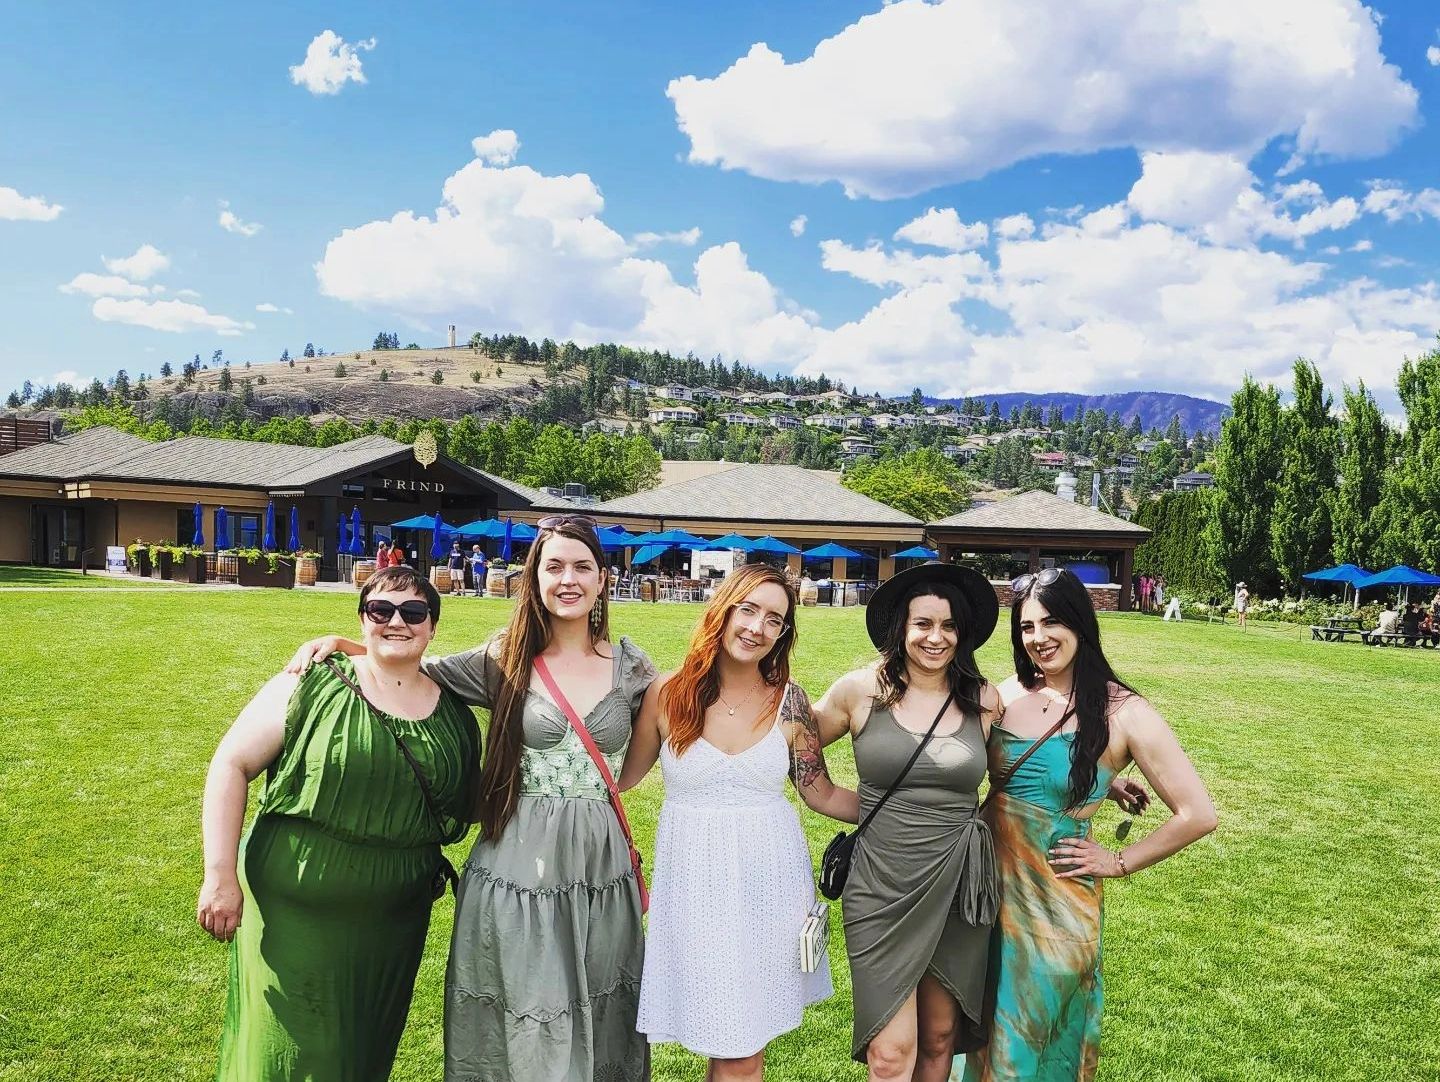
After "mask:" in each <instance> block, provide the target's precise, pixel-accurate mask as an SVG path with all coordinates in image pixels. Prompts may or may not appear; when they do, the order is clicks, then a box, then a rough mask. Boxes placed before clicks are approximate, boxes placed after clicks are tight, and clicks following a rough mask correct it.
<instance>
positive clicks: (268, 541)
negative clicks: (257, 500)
mask: <svg viewBox="0 0 1440 1082" xmlns="http://www.w3.org/2000/svg"><path fill="white" fill-rule="evenodd" d="M260 547H261V548H262V549H263V550H264V551H266V552H274V551H275V549H276V547H277V546H276V544H275V501H274V500H271V501H270V502H269V503H267V504H266V505H265V534H264V536H262V537H261V538H260Z"/></svg>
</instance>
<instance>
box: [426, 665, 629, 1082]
mask: <svg viewBox="0 0 1440 1082" xmlns="http://www.w3.org/2000/svg"><path fill="white" fill-rule="evenodd" d="M611 648H612V650H613V652H614V664H613V669H612V674H611V688H610V691H609V692H608V693H607V694H606V695H605V696H604V697H603V698H601V700H600V701H599V702H598V703H597V704H596V705H595V707H594V708H593V709H592V710H591V711H590V713H589V715H588V716H587V717H585V718H584V721H585V727H586V728H587V729H589V730H590V734H591V735H592V736H593V737H594V739H595V743H596V745H597V746H598V747H599V749H600V752H601V754H603V755H604V756H605V758H606V761H607V762H608V763H609V765H610V769H611V773H612V774H614V775H615V776H616V777H618V776H619V774H620V767H621V764H622V762H623V761H624V758H625V750H626V748H627V747H629V744H630V737H631V733H632V730H633V728H634V717H635V714H636V712H637V711H638V710H639V708H640V700H641V699H642V698H643V697H644V695H645V689H646V688H648V687H649V686H650V683H651V681H653V680H654V679H655V667H654V666H653V665H652V664H651V663H650V659H649V658H648V657H647V656H646V655H645V653H644V651H642V650H641V649H640V648H639V647H637V646H635V645H634V644H633V643H632V642H630V640H629V639H621V640H620V642H619V643H616V644H612V647H611ZM497 652H498V643H497V642H496V640H495V638H492V639H491V640H490V641H488V642H486V643H485V644H483V645H481V646H479V647H477V648H476V649H474V650H472V651H469V652H468V653H464V654H455V655H452V656H450V657H447V658H441V659H438V660H436V661H427V662H426V668H425V671H426V672H427V673H428V674H429V675H430V676H431V677H432V678H433V679H434V680H436V681H437V682H438V683H440V684H442V685H443V686H445V687H448V688H451V689H452V690H454V691H455V692H456V693H457V694H459V695H460V697H461V698H462V699H464V700H465V701H466V702H467V703H470V704H471V705H474V706H480V707H484V708H486V709H489V708H490V707H491V705H492V703H493V702H494V700H495V698H496V696H497V695H498V692H499V689H500V682H501V674H500V670H499V666H498V664H497V663H496V661H495V654H496V653H497ZM521 723H522V728H523V730H524V751H523V753H522V759H521V768H520V773H521V795H520V800H519V805H518V807H517V808H516V811H515V815H514V818H512V819H511V820H510V822H509V823H508V824H506V826H505V829H504V831H503V832H502V833H501V835H500V837H499V838H497V839H486V838H480V839H478V840H477V841H476V843H475V847H474V849H472V850H471V853H470V857H469V859H468V860H467V861H466V862H465V866H464V868H463V869H462V870H461V873H460V890H459V895H458V899H457V901H456V905H455V933H454V936H453V938H452V939H451V943H450V960H449V964H448V966H447V968H446V972H445V1079H446V1082H531V1080H534V1082H542V1080H543V1082H644V1080H645V1079H647V1078H648V1077H649V1072H650V1055H649V1042H648V1041H647V1040H646V1039H645V1037H644V1035H642V1034H640V1033H639V1032H637V1031H636V1028H635V1021H636V1014H637V1011H638V1008H639V995H640V976H641V970H642V967H643V963H644V940H643V937H642V932H641V923H640V918H641V912H640V896H639V891H638V889H637V887H636V883H635V873H634V870H633V869H632V868H631V866H630V850H629V847H628V846H627V845H626V842H625V835H624V833H623V832H622V831H621V829H620V824H619V823H618V822H617V820H616V818H615V812H614V811H613V810H612V809H611V807H610V804H609V800H608V794H607V791H606V788H605V784H604V781H603V780H602V779H601V777H600V774H599V771H597V770H596V769H595V764H594V763H593V762H592V761H591V759H590V756H589V755H588V754H587V753H586V751H585V747H584V745H583V744H582V743H581V742H580V738H579V737H578V736H576V735H575V731H574V729H573V728H572V727H571V725H570V723H569V721H568V720H567V719H566V717H565V715H564V713H563V712H561V710H560V709H559V708H558V707H557V706H555V704H554V703H552V702H551V701H550V700H549V699H547V698H545V697H544V696H543V695H541V694H539V693H538V692H537V691H535V690H534V689H533V688H532V689H531V690H530V691H529V692H528V693H527V695H526V697H525V702H524V706H523V709H522V713H521Z"/></svg>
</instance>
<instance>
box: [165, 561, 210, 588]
mask: <svg viewBox="0 0 1440 1082" xmlns="http://www.w3.org/2000/svg"><path fill="white" fill-rule="evenodd" d="M164 563H165V564H167V565H168V566H165V567H163V568H162V573H163V574H164V575H165V578H167V579H169V580H170V581H171V582H192V583H196V584H199V583H202V582H205V581H206V580H207V579H208V575H207V574H206V572H207V568H206V561H205V557H204V556H187V557H185V559H184V560H181V561H180V562H178V563H176V562H173V561H170V560H169V559H166V560H165V561H164Z"/></svg>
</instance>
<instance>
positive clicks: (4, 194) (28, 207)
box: [0, 188, 65, 222]
mask: <svg viewBox="0 0 1440 1082" xmlns="http://www.w3.org/2000/svg"><path fill="white" fill-rule="evenodd" d="M64 209H65V208H64V207H62V206H60V204H58V203H49V202H46V200H45V198H44V197H43V196H39V195H21V194H20V193H19V192H17V191H16V190H15V189H14V188H0V221H8V222H53V221H54V220H55V219H56V218H58V217H60V212H61V211H62V210H64Z"/></svg>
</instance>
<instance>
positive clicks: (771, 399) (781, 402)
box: [762, 391, 795, 406]
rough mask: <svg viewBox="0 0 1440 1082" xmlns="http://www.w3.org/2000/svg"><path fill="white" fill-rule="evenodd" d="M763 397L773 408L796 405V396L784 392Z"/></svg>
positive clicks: (771, 393) (772, 392) (774, 392)
mask: <svg viewBox="0 0 1440 1082" xmlns="http://www.w3.org/2000/svg"><path fill="white" fill-rule="evenodd" d="M762 397H763V398H764V399H765V402H766V404H767V405H771V406H793V405H794V404H795V398H794V396H793V395H788V394H786V393H785V392H784V391H771V392H769V393H768V394H766V395H763V396H762Z"/></svg>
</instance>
